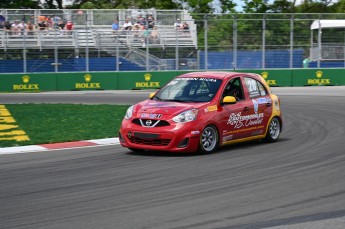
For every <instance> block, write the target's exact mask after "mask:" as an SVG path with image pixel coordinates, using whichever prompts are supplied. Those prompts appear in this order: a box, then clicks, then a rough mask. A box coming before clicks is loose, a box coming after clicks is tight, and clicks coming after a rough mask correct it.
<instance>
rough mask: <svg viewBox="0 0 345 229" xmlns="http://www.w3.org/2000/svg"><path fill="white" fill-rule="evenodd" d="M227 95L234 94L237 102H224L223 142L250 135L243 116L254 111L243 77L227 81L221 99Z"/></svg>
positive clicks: (222, 118) (222, 116)
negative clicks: (246, 92)
mask: <svg viewBox="0 0 345 229" xmlns="http://www.w3.org/2000/svg"><path fill="white" fill-rule="evenodd" d="M225 96H234V97H235V98H236V103H235V104H222V111H221V112H222V115H221V120H222V121H221V123H222V125H221V136H222V142H223V143H226V142H229V141H232V140H238V139H241V138H245V137H247V136H248V129H247V127H246V126H245V120H243V117H247V116H249V115H250V114H251V113H252V112H253V108H252V103H251V100H250V99H249V96H247V95H245V91H244V87H243V79H241V77H237V78H233V79H230V80H229V81H228V82H227V84H226V86H225V88H224V90H223V93H222V97H221V99H222V98H224V97H225Z"/></svg>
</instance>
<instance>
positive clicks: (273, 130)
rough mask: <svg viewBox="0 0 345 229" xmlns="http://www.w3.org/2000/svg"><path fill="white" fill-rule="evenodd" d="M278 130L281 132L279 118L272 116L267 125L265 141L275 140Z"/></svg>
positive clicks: (278, 133) (277, 136)
mask: <svg viewBox="0 0 345 229" xmlns="http://www.w3.org/2000/svg"><path fill="white" fill-rule="evenodd" d="M280 132H281V123H280V119H279V118H277V117H274V118H272V120H271V122H270V124H269V126H268V130H267V133H266V137H265V141H267V142H275V141H277V140H278V138H279V135H280Z"/></svg>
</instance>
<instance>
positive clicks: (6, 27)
mask: <svg viewBox="0 0 345 229" xmlns="http://www.w3.org/2000/svg"><path fill="white" fill-rule="evenodd" d="M3 26H4V31H5V32H7V33H10V32H11V27H12V25H11V23H10V22H9V21H5V22H4V24H3Z"/></svg>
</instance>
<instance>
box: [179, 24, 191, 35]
mask: <svg viewBox="0 0 345 229" xmlns="http://www.w3.org/2000/svg"><path fill="white" fill-rule="evenodd" d="M181 28H182V30H183V32H184V34H185V35H188V34H189V25H188V23H187V22H183V23H182V26H181Z"/></svg>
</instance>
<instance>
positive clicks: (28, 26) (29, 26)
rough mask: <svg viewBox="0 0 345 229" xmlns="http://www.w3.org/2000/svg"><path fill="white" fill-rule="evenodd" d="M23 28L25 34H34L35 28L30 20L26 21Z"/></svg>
mask: <svg viewBox="0 0 345 229" xmlns="http://www.w3.org/2000/svg"><path fill="white" fill-rule="evenodd" d="M25 30H26V32H25V33H26V34H27V35H29V36H33V35H34V32H35V30H36V26H35V25H34V24H32V23H31V21H28V23H26V27H25Z"/></svg>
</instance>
